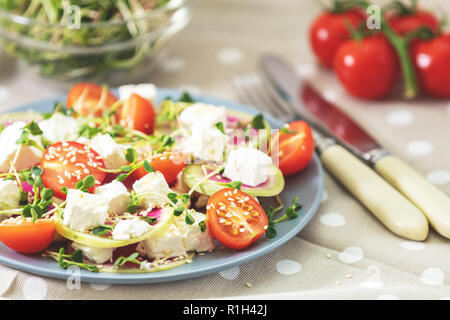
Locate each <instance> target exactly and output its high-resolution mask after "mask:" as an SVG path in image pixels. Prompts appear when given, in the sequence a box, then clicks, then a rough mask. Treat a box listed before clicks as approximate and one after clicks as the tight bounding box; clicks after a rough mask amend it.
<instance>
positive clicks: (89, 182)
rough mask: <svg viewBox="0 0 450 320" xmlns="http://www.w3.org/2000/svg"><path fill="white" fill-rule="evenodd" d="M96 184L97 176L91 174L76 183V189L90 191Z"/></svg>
mask: <svg viewBox="0 0 450 320" xmlns="http://www.w3.org/2000/svg"><path fill="white" fill-rule="evenodd" d="M94 185H95V177H94V176H93V175H92V174H90V175H88V176H86V177H85V178H84V179H83V180H80V181H78V182H77V183H76V184H75V189H78V190H81V191H83V192H88V191H89V189H90V188H92V187H93V186H94ZM66 190H67V188H66Z"/></svg>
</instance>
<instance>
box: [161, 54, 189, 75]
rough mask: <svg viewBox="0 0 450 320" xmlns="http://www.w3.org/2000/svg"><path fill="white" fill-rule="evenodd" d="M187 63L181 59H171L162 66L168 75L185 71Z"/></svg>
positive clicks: (167, 59) (165, 60) (166, 60)
mask: <svg viewBox="0 0 450 320" xmlns="http://www.w3.org/2000/svg"><path fill="white" fill-rule="evenodd" d="M185 66H186V61H185V60H184V59H183V58H181V57H169V58H166V59H164V61H163V62H162V64H161V67H162V69H163V70H164V71H165V72H168V73H174V72H178V71H181V70H183V69H184V67H185Z"/></svg>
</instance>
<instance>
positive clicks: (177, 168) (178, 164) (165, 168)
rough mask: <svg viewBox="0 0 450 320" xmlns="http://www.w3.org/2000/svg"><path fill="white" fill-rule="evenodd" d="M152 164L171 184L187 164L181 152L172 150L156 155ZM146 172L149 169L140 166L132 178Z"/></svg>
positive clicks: (136, 177)
mask: <svg viewBox="0 0 450 320" xmlns="http://www.w3.org/2000/svg"><path fill="white" fill-rule="evenodd" d="M150 165H151V166H152V167H153V169H155V171H160V172H161V173H162V174H163V176H164V178H165V179H166V181H167V184H169V185H170V184H172V183H174V182H175V181H176V180H177V176H178V174H179V173H180V172H181V170H183V169H184V166H185V164H184V159H183V155H182V154H181V153H172V152H165V153H162V154H159V155H156V156H154V157H153V158H152V160H151V161H150ZM146 174H147V171H145V170H144V168H143V167H140V168H139V169H137V170H136V171H134V172H133V173H132V174H131V176H130V179H131V180H132V182H134V181H135V180H138V179H140V178H142V177H143V176H145V175H146ZM127 180H128V179H127Z"/></svg>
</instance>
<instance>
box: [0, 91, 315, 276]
mask: <svg viewBox="0 0 450 320" xmlns="http://www.w3.org/2000/svg"><path fill="white" fill-rule="evenodd" d="M181 95H182V92H181V91H179V90H174V89H164V88H158V93H157V97H156V102H157V103H158V102H159V101H161V100H163V99H165V98H167V97H171V98H173V99H177V98H178V97H180V96H181ZM192 96H193V97H194V99H195V101H196V102H202V103H207V104H213V105H219V106H225V107H226V108H227V109H230V110H235V111H240V112H244V113H247V114H250V115H257V114H260V113H261V112H260V111H259V110H257V109H254V108H251V107H249V106H246V105H242V104H238V103H235V102H231V101H227V100H223V99H219V98H215V97H211V96H206V95H192ZM65 98H66V97H65V96H60V97H55V98H52V99H47V100H42V101H38V102H34V103H31V104H28V105H25V106H23V107H20V108H17V109H15V110H13V111H14V112H21V111H22V112H23V111H27V110H33V111H38V112H49V111H51V109H52V107H53V104H54V102H55V101H63V100H65ZM264 118H265V119H266V120H267V121H268V122H269V124H270V125H271V127H272V128H281V127H282V126H283V123H282V122H280V121H279V120H277V119H275V118H274V117H272V116H270V115H268V114H264ZM322 193H323V169H322V166H321V164H320V161H319V158H318V157H317V155H314V157H313V159H312V161H311V162H310V163H309V165H308V166H307V167H306V168H305V169H304V170H303V171H302V172H300V173H298V174H295V175H292V176H288V177H286V178H285V188H284V189H283V191H282V193H281V194H280V199H281V201H282V202H283V203H286V204H288V203H291V202H292V201H293V199H294V198H295V197H299V201H300V203H301V204H302V205H303V208H302V209H301V210H300V211H299V214H298V217H296V218H294V219H291V220H286V221H283V222H282V223H279V224H277V236H276V237H275V238H271V239H269V238H266V237H265V236H262V237H261V238H260V239H259V240H258V241H256V242H255V243H253V244H252V245H251V246H249V247H247V248H245V249H243V250H233V249H229V248H223V247H222V246H221V245H220V244H219V243H217V246H216V249H215V250H213V251H212V252H210V253H207V254H203V255H197V256H196V257H195V259H193V260H192V262H191V263H187V264H184V265H182V266H179V267H177V268H173V269H169V270H163V271H158V272H150V273H133V274H131V273H94V272H89V271H87V270H80V276H81V281H83V282H90V283H107V284H145V283H157V282H168V281H176V280H183V279H189V278H194V277H200V276H204V275H207V274H211V273H215V272H219V271H221V270H224V269H228V268H231V267H235V266H238V265H241V264H244V263H247V262H250V261H252V260H254V259H256V258H258V257H261V256H263V255H266V254H270V253H271V252H272V251H273V250H275V249H277V248H278V247H280V246H282V245H283V244H284V243H286V242H287V241H289V240H290V239H291V238H293V237H294V236H296V235H297V234H298V233H299V232H300V231H301V230H302V229H303V228H304V227H305V226H306V225H307V224H308V222H309V221H310V220H311V218H312V217H313V216H314V214H315V213H316V211H317V209H318V207H319V204H320V200H321V198H322ZM261 199H262V198H261ZM261 199H260V200H261ZM267 199H269V198H264V199H262V201H261V205H262V206H263V207H264V208H265V209H266V207H267V206H268V203H266V200H267ZM267 201H269V200H267ZM0 263H2V264H5V265H8V266H10V267H13V268H16V269H19V270H23V271H26V272H30V273H33V274H37V275H41V276H47V277H51V278H57V279H67V278H68V277H70V276H72V275H73V271H72V270H71V269H68V270H64V269H61V268H60V267H59V266H58V263H56V262H55V261H54V260H53V259H50V258H46V257H43V256H41V255H40V254H21V253H18V252H15V251H13V250H11V249H9V248H8V247H6V246H5V245H3V244H2V243H0Z"/></svg>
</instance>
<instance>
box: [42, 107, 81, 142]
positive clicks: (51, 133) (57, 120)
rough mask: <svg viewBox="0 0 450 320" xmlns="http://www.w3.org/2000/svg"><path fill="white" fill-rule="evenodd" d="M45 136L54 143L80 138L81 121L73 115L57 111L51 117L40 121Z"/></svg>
mask: <svg viewBox="0 0 450 320" xmlns="http://www.w3.org/2000/svg"><path fill="white" fill-rule="evenodd" d="M39 127H40V128H41V130H42V132H43V136H44V137H45V138H46V139H47V140H49V141H50V142H52V143H55V142H59V141H73V140H75V139H77V138H78V136H79V131H80V123H79V121H78V120H77V119H75V118H73V117H68V116H65V115H63V114H61V113H55V114H54V115H53V116H52V117H51V118H49V119H46V120H42V121H40V122H39Z"/></svg>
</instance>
